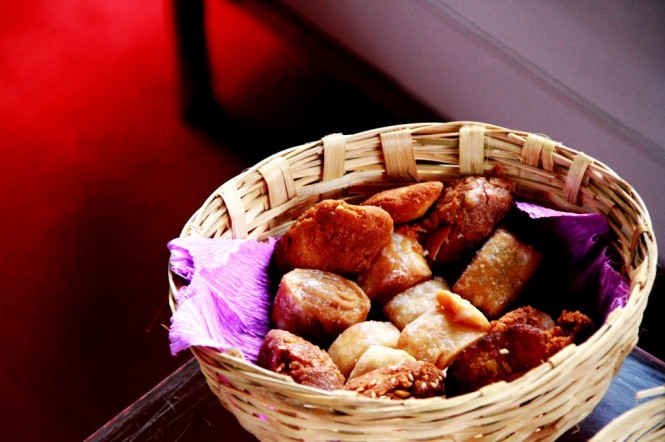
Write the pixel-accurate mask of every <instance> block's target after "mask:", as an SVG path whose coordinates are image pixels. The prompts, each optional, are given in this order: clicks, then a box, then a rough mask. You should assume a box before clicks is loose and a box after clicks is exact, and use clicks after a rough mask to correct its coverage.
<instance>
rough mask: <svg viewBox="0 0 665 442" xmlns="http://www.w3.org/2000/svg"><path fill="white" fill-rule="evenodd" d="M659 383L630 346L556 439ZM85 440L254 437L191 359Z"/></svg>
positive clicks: (600, 423)
mask: <svg viewBox="0 0 665 442" xmlns="http://www.w3.org/2000/svg"><path fill="white" fill-rule="evenodd" d="M661 385H665V363H664V362H663V361H661V360H659V359H656V358H655V357H653V356H652V355H650V354H649V353H647V352H645V351H643V350H641V349H640V348H635V349H634V350H633V351H632V352H631V353H630V354H629V355H628V357H627V358H626V359H625V361H624V363H623V365H622V367H621V370H620V371H619V374H618V375H617V376H616V377H615V378H614V380H613V381H612V384H611V385H610V388H609V390H608V392H607V394H606V395H605V397H604V398H603V400H602V402H601V403H600V404H599V405H598V406H597V407H596V409H595V410H594V411H593V413H592V414H591V415H589V416H588V417H587V418H586V419H585V420H584V421H582V422H581V423H580V424H579V425H578V426H576V427H574V428H573V429H571V430H569V431H568V432H567V433H566V434H565V435H564V436H562V437H561V438H560V439H559V440H560V441H587V440H588V439H590V438H591V437H592V436H593V435H594V434H596V433H597V432H598V431H599V430H600V429H601V428H602V427H604V426H605V425H606V424H607V423H609V422H610V421H611V420H612V419H613V418H615V417H617V416H619V415H620V414H622V413H623V412H625V411H627V410H629V409H631V408H633V407H634V406H635V405H637V403H638V402H637V400H636V399H635V393H636V392H638V391H640V390H645V389H648V388H652V387H657V386H661ZM87 440H88V441H123V442H124V441H155V442H157V441H202V442H205V441H237V442H245V441H256V440H257V439H256V438H255V437H254V436H252V435H251V434H249V433H248V432H246V431H245V430H244V429H243V428H242V427H241V426H240V424H238V422H237V421H236V419H235V417H234V416H233V415H232V414H231V413H230V412H228V411H227V410H226V409H224V407H223V406H222V405H221V404H220V402H219V401H218V399H217V397H216V396H215V395H214V394H213V393H212V391H211V390H210V389H209V388H208V385H207V384H206V380H205V378H204V376H203V374H202V373H201V371H200V369H199V365H198V362H197V361H196V360H195V359H192V360H190V361H189V362H187V363H185V364H184V365H183V366H182V367H181V368H180V369H178V370H176V371H175V372H174V373H173V374H171V375H170V376H169V377H168V378H166V379H165V380H164V381H162V382H161V383H160V384H158V385H157V386H155V387H154V388H153V389H152V390H151V391H149V392H148V393H147V394H145V395H144V396H143V397H141V398H140V399H139V400H138V401H136V402H135V403H134V404H132V405H131V406H130V407H128V408H127V409H126V410H125V411H123V412H122V413H120V414H119V415H118V416H116V417H115V418H114V419H112V420H111V421H110V422H108V423H107V424H106V425H104V426H103V427H102V428H100V429H99V430H98V431H97V432H96V433H95V434H93V435H91V436H90V437H89V438H88V439H87Z"/></svg>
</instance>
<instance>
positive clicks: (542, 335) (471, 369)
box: [446, 307, 594, 396]
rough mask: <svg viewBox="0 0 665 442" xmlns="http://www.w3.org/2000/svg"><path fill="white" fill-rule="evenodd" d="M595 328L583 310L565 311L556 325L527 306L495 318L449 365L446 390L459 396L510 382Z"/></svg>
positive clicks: (582, 338) (545, 315)
mask: <svg viewBox="0 0 665 442" xmlns="http://www.w3.org/2000/svg"><path fill="white" fill-rule="evenodd" d="M593 330H594V325H593V322H592V321H591V319H589V317H587V316H586V315H585V314H583V313H581V312H578V311H577V312H564V313H562V314H561V316H560V317H559V319H558V321H557V325H556V326H554V325H553V323H552V322H551V318H549V317H548V315H547V314H546V313H543V312H542V311H540V310H537V309H534V308H531V307H525V308H520V309H517V310H514V311H512V312H509V313H507V314H506V315H504V316H503V317H502V318H501V319H499V320H497V321H493V322H492V324H491V326H490V331H489V333H488V334H487V335H485V336H484V337H483V338H482V339H480V340H479V341H477V342H476V343H474V344H472V345H470V346H468V347H466V348H465V349H464V350H463V351H462V352H461V353H460V354H459V355H457V357H456V358H455V360H454V361H453V362H452V363H451V364H450V366H449V367H448V371H447V372H446V374H447V380H446V393H447V394H448V396H457V395H460V394H464V393H469V392H472V391H475V390H477V389H479V388H481V387H483V386H485V385H489V384H491V383H494V382H499V381H506V382H510V381H512V380H514V379H517V378H518V377H520V376H522V375H523V374H524V373H526V372H527V371H529V370H531V369H532V368H534V367H536V366H538V365H540V364H542V363H543V362H545V361H546V360H547V359H548V358H550V357H551V356H553V355H554V354H556V353H557V352H559V351H560V350H561V349H563V348H564V347H566V346H567V345H570V344H572V343H581V342H583V340H584V339H586V338H587V337H588V336H589V335H590V334H591V333H592V332H593Z"/></svg>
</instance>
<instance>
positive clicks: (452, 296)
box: [436, 290, 490, 331]
mask: <svg viewBox="0 0 665 442" xmlns="http://www.w3.org/2000/svg"><path fill="white" fill-rule="evenodd" d="M436 300H437V302H438V303H439V309H440V310H442V311H443V313H445V315H446V316H448V318H450V319H452V320H453V321H455V322H457V323H460V324H464V325H468V326H471V327H475V328H477V329H479V330H483V331H485V330H487V329H488V328H489V326H490V322H489V321H488V320H487V318H486V317H485V315H483V313H482V312H481V311H480V310H478V309H477V308H476V306H475V305H473V304H471V303H470V302H469V301H467V300H466V299H464V298H462V297H461V296H460V295H458V294H456V293H453V292H451V291H450V290H439V291H438V292H437V293H436Z"/></svg>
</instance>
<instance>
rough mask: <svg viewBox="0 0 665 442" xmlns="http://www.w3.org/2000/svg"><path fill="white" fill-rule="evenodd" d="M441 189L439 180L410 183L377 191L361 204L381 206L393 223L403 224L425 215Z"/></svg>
mask: <svg viewBox="0 0 665 442" xmlns="http://www.w3.org/2000/svg"><path fill="white" fill-rule="evenodd" d="M442 189H443V183H441V182H440V181H431V182H426V183H418V184H412V185H410V186H404V187H398V188H396V189H390V190H384V191H383V192H379V193H377V194H375V195H372V196H371V197H369V198H368V199H367V200H365V201H364V202H362V203H361V205H363V206H377V207H381V208H382V209H384V210H385V211H386V212H388V213H389V214H390V216H391V217H392V219H393V221H394V222H395V224H405V223H408V222H411V221H413V220H415V219H418V218H420V217H421V216H423V215H425V213H427V210H428V209H429V208H430V207H431V206H432V204H434V202H435V201H436V199H437V198H438V197H439V195H440V194H441V190H442Z"/></svg>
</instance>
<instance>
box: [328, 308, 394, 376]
mask: <svg viewBox="0 0 665 442" xmlns="http://www.w3.org/2000/svg"><path fill="white" fill-rule="evenodd" d="M398 339H399V330H397V328H396V327H395V326H394V325H392V324H391V323H390V322H385V321H365V322H360V323H358V324H354V325H352V326H351V327H349V328H347V329H346V330H344V331H343V332H342V333H341V334H340V335H339V336H338V337H337V338H336V339H335V341H334V342H333V343H332V344H331V345H330V347H329V348H328V354H330V357H331V358H332V360H333V362H335V364H336V365H337V366H338V367H339V371H340V372H342V374H343V375H344V376H345V377H349V375H350V374H351V371H352V370H353V368H354V367H355V366H356V363H357V362H358V359H360V357H361V356H362V355H363V353H365V352H366V351H367V349H368V348H369V347H370V346H372V345H381V346H383V347H388V348H395V345H396V344H397V340H398Z"/></svg>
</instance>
